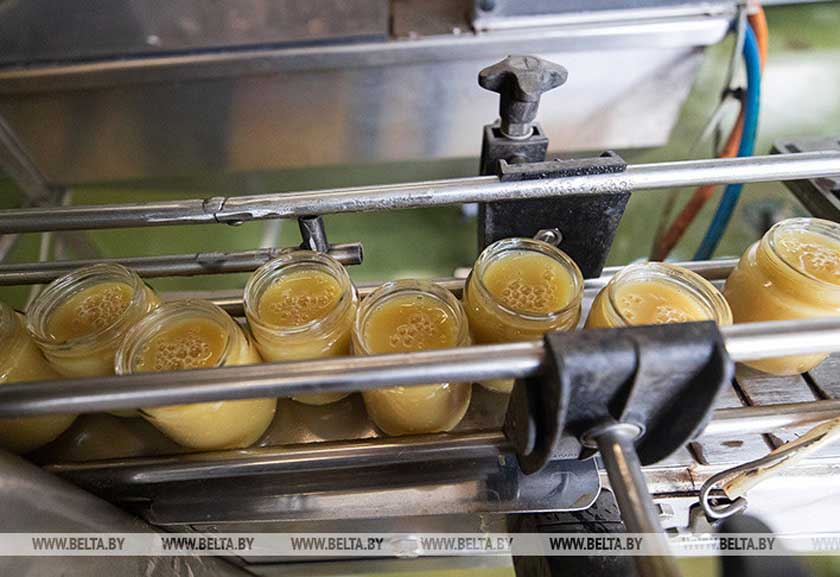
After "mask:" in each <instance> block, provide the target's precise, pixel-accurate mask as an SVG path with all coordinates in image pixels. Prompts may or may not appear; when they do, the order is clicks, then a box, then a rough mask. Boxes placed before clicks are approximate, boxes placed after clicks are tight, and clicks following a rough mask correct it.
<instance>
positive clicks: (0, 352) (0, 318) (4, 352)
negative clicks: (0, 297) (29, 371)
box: [0, 301, 28, 368]
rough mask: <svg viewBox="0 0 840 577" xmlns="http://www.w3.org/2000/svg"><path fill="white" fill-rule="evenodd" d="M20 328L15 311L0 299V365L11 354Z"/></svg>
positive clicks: (16, 342)
mask: <svg viewBox="0 0 840 577" xmlns="http://www.w3.org/2000/svg"><path fill="white" fill-rule="evenodd" d="M21 330H22V326H21V323H20V322H19V320H18V316H17V311H16V310H15V309H13V308H12V307H11V306H9V305H7V304H6V303H4V302H2V301H0V365H2V364H3V363H4V362H5V361H6V360H7V359H8V358H9V357H10V355H12V354H13V351H14V350H15V349H16V345H17V344H18V340H17V337H18V336H19V334H20V332H21ZM27 338H28V337H27ZM0 368H2V367H0Z"/></svg>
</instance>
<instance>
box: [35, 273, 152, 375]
mask: <svg viewBox="0 0 840 577" xmlns="http://www.w3.org/2000/svg"><path fill="white" fill-rule="evenodd" d="M158 304H160V299H159V298H158V296H157V294H155V292H154V291H153V290H152V289H151V288H149V287H148V286H146V284H145V283H144V282H143V281H142V280H141V279H140V277H139V276H137V274H136V273H134V272H133V271H130V270H128V269H127V268H125V267H124V266H122V265H119V264H95V265H92V266H88V267H84V268H80V269H79V270H76V271H73V272H71V273H70V274H67V275H65V276H63V277H61V278H58V279H56V280H54V281H53V282H52V283H50V284H49V285H48V286H47V287H46V288H45V289H44V290H43V291H41V293H40V294H39V295H38V297H37V298H36V299H35V300H34V301H33V302H32V304H31V305H30V307H29V310H28V311H27V315H26V318H27V324H26V327H27V329H28V331H29V333H30V334H31V335H32V338H33V339H35V342H36V343H37V345H38V347H39V348H40V349H41V351H43V353H44V356H45V357H46V358H47V360H48V361H49V362H50V364H51V365H52V366H53V368H54V369H55V370H56V371H57V372H58V373H59V374H61V375H63V376H65V377H95V376H102V375H112V374H114V355H115V354H116V352H117V348H118V347H119V345H120V343H121V342H122V339H123V337H124V336H125V334H126V332H127V331H128V329H130V328H131V327H132V326H134V324H135V323H137V322H138V321H139V320H140V319H142V318H143V317H144V316H146V314H148V313H149V311H151V310H152V309H154V308H155V307H156V306H157V305H158Z"/></svg>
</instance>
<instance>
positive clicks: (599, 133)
mask: <svg viewBox="0 0 840 577" xmlns="http://www.w3.org/2000/svg"><path fill="white" fill-rule="evenodd" d="M508 50H509V48H508V47H507V46H506V45H504V44H499V45H497V46H496V49H495V52H493V53H492V54H491V55H488V56H486V57H482V58H480V59H467V60H459V61H451V62H445V63H431V64H429V63H415V64H406V65H401V66H387V67H366V68H338V69H329V70H319V71H310V72H294V71H290V72H282V73H277V74H271V75H265V76H243V77H237V78H223V79H213V80H204V81H193V82H184V83H177V82H165V83H159V84H158V83H156V84H143V85H126V86H113V87H111V88H108V89H98V90H80V91H63V92H46V93H40V92H39V93H31V94H17V95H7V96H3V97H0V115H2V116H3V117H4V118H6V120H7V122H8V123H9V125H10V126H12V128H13V129H14V130H15V131H16V133H17V135H18V138H19V139H20V140H21V141H22V142H23V143H24V144H25V146H26V147H27V149H28V151H29V153H30V154H31V156H32V157H33V158H34V159H35V161H36V163H37V164H38V166H39V167H41V169H42V171H43V172H44V173H45V174H46V176H47V177H48V179H49V180H51V181H53V182H64V183H78V182H85V181H91V180H115V179H132V178H147V177H154V176H189V175H195V174H199V173H219V172H242V171H256V170H267V169H277V168H293V167H303V166H318V165H336V164H347V163H356V162H363V163H369V162H388V161H399V160H428V159H434V158H447V157H469V156H477V155H478V151H479V150H480V147H481V126H482V125H484V124H487V123H489V122H491V121H492V120H493V119H494V118H495V117H496V115H497V108H498V102H497V98H496V97H495V95H493V94H490V93H487V92H486V91H483V90H482V89H481V88H480V87H479V86H478V84H477V83H476V81H475V75H476V71H477V70H480V69H481V68H482V67H484V66H486V65H488V64H491V63H492V62H493V61H495V60H498V59H500V58H501V57H504V56H505V55H506V53H507V51H508ZM545 56H546V58H548V59H550V60H555V61H558V62H562V63H563V64H564V65H565V66H566V67H567V68H568V69H569V72H570V81H569V83H568V85H567V86H565V87H564V88H563V90H562V91H558V92H556V93H551V94H548V95H546V97H545V98H544V101H545V102H544V103H543V106H542V107H541V110H540V120H541V122H542V125H543V127H544V129H545V131H546V132H547V134H548V136H549V138H550V139H551V143H552V148H553V149H555V150H583V149H595V148H604V147H610V148H630V147H641V146H656V145H659V144H662V143H664V142H665V141H666V140H667V137H668V134H669V132H670V129H671V126H672V125H673V123H674V121H675V119H676V115H677V113H678V112H679V109H680V106H681V105H682V102H683V100H684V99H685V97H686V95H687V94H688V91H689V89H690V87H691V81H692V79H693V77H694V75H695V73H696V71H697V68H698V66H699V64H700V62H701V60H702V51H701V50H699V49H695V48H665V49H661V48H656V49H635V50H620V51H609V50H604V51H602V52H600V51H599V52H572V53H560V54H558V53H547V54H545ZM618 70H621V71H622V73H621V74H620V75H619V74H617V71H618ZM144 74H145V73H144ZM607 77H609V78H611V79H612V80H611V82H610V83H604V82H603V79H604V78H607ZM3 82H4V84H5V83H6V81H3ZM640 119H644V121H643V122H640Z"/></svg>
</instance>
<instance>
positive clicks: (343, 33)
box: [0, 0, 388, 64]
mask: <svg viewBox="0 0 840 577" xmlns="http://www.w3.org/2000/svg"><path fill="white" fill-rule="evenodd" d="M387 35H388V0H311V1H307V2H299V1H297V0H244V1H243V0H239V1H236V2H228V1H223V2H218V1H213V0H167V1H166V2H156V1H154V0H87V1H86V2H73V1H70V0H58V1H56V0H26V2H3V3H2V4H0V64H21V63H33V62H45V61H50V62H54V61H65V62H66V61H74V60H75V61H78V60H82V59H90V58H101V57H106V56H114V55H122V56H124V55H132V54H135V55H139V54H155V53H167V52H168V53H171V52H173V51H177V50H192V49H204V50H208V49H214V48H224V47H229V48H230V47H237V46H253V45H257V44H283V43H292V42H300V41H308V42H317V41H320V42H323V41H326V40H330V41H340V40H344V41H346V40H351V39H356V40H358V39H359V38H364V39H372V38H378V39H380V40H384V39H385V38H386V37H387Z"/></svg>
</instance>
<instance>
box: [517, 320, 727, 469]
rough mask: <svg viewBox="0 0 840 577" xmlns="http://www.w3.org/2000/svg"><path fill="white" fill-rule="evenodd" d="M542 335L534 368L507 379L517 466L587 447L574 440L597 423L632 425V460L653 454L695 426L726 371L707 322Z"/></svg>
mask: <svg viewBox="0 0 840 577" xmlns="http://www.w3.org/2000/svg"><path fill="white" fill-rule="evenodd" d="M544 340H545V361H544V367H545V370H544V373H543V374H542V375H541V376H539V377H533V378H529V379H525V380H523V381H519V382H517V384H516V385H515V386H514V390H513V393H512V395H511V399H510V404H509V405H508V412H507V415H506V421H505V434H506V435H507V436H508V438H509V439H510V440H511V442H512V443H513V445H514V446H515V447H516V448H517V453H518V456H519V459H520V467H522V470H523V471H524V472H526V473H532V472H536V471H539V470H540V469H541V468H542V467H543V466H545V464H546V463H547V462H548V461H550V460H551V459H554V458H574V457H579V458H586V457H589V456H591V455H593V454H594V452H595V449H594V448H593V446H586V445H585V444H581V443H579V442H578V441H577V439H581V438H584V437H586V436H589V437H593V433H594V429H596V428H597V427H599V426H602V425H604V424H606V423H625V424H629V425H634V426H636V427H638V428H639V429H640V430H641V431H642V434H641V435H639V436H638V438H637V439H636V442H635V446H636V450H637V451H638V453H639V458H640V459H641V461H642V463H643V464H645V465H648V464H651V463H655V462H657V461H660V460H662V459H664V458H666V457H667V456H668V455H670V454H671V453H673V452H674V451H676V450H678V449H679V448H680V447H682V446H683V445H684V444H685V443H686V442H687V441H688V440H690V439H691V438H693V437H694V435H695V434H696V433H697V432H698V431H700V430H702V428H703V427H704V426H705V424H706V422H707V420H708V418H709V416H710V414H711V408H712V403H713V402H714V399H715V396H716V395H717V392H718V390H719V389H720V388H721V387H722V386H724V385H726V384H728V383H729V382H730V380H731V378H732V372H733V363H732V361H731V360H730V359H729V357H728V355H727V354H726V350H725V347H724V344H723V339H722V337H721V335H720V332H719V330H718V328H717V325H716V324H715V323H714V322H701V323H684V324H678V325H658V326H646V327H628V328H621V329H606V330H589V331H584V332H577V333H561V332H554V333H548V334H546V336H545V339H544ZM677 406H679V411H677V409H676V407H677ZM570 440H571V441H574V443H570Z"/></svg>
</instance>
